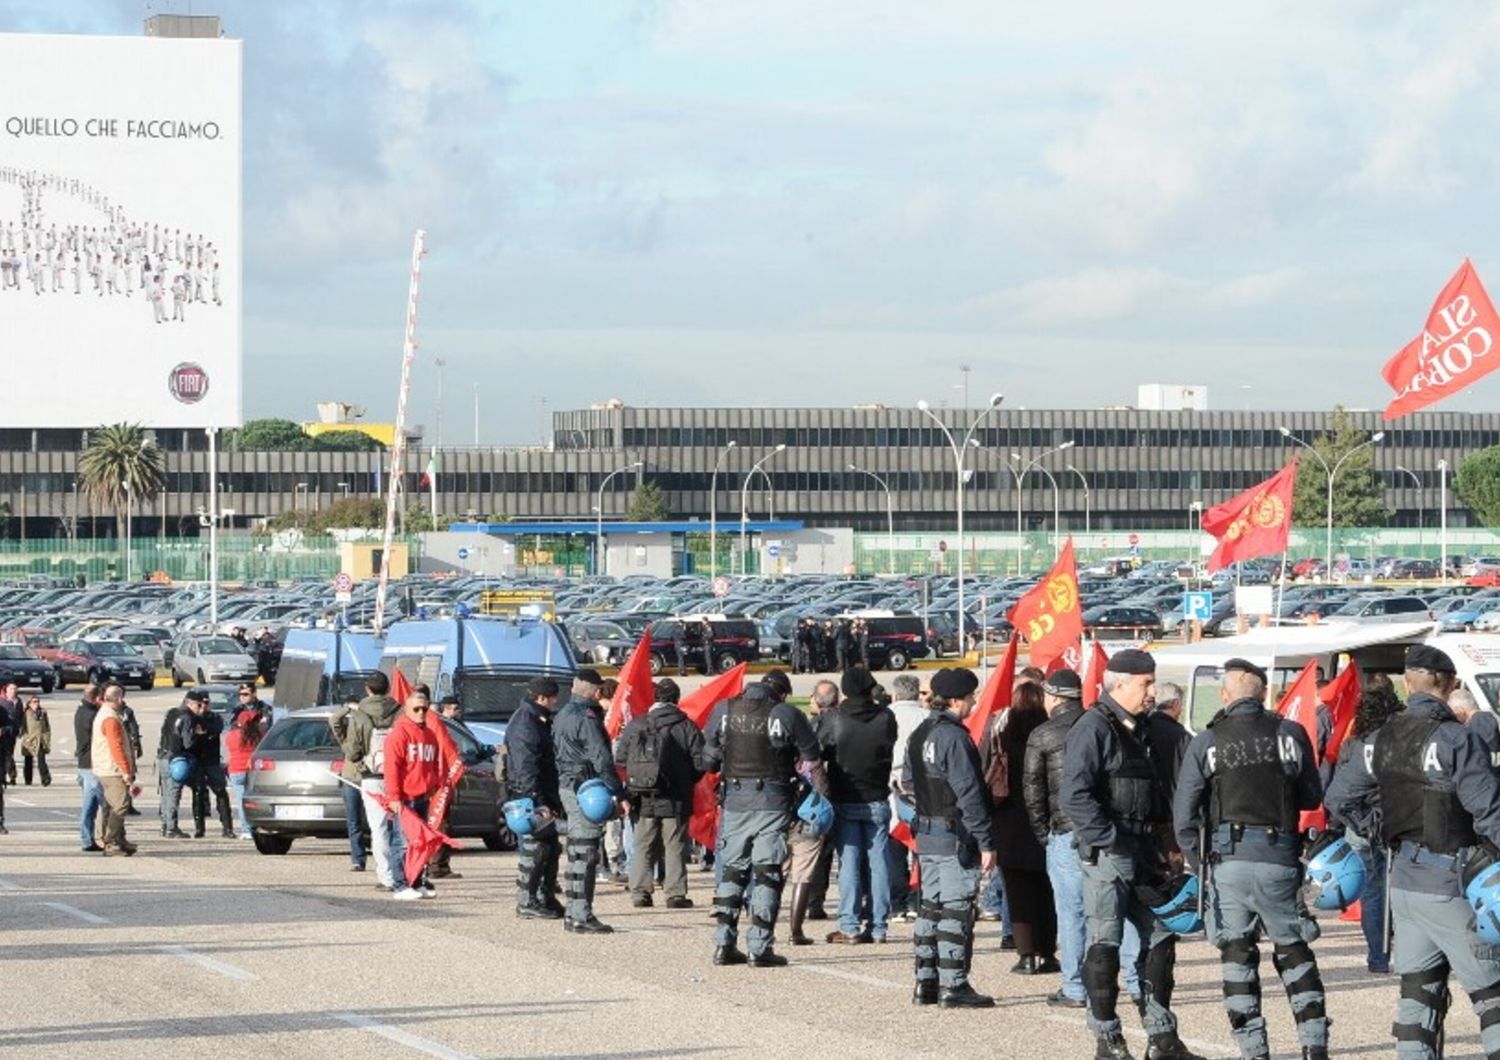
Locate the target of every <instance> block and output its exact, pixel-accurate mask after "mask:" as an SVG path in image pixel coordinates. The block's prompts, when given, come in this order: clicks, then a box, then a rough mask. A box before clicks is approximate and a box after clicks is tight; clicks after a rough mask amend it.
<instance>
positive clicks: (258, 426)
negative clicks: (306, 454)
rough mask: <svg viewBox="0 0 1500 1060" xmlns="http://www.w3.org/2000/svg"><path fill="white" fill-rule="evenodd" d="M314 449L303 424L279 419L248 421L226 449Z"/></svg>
mask: <svg viewBox="0 0 1500 1060" xmlns="http://www.w3.org/2000/svg"><path fill="white" fill-rule="evenodd" d="M334 433H339V434H342V433H344V432H342V431H339V432H334ZM313 447H314V443H313V439H312V438H311V437H309V435H308V433H307V432H306V431H304V430H303V429H302V424H300V423H296V422H294V421H292V420H279V419H265V420H248V421H247V422H246V423H245V425H244V426H243V427H241V428H240V429H239V430H237V431H234V432H232V433H231V434H230V436H229V438H228V439H226V441H225V448H228V449H234V450H238V451H240V452H289V451H290V452H301V451H303V450H307V449H312V448H313Z"/></svg>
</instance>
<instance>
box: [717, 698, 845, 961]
mask: <svg viewBox="0 0 1500 1060" xmlns="http://www.w3.org/2000/svg"><path fill="white" fill-rule="evenodd" d="M791 692H792V682H791V680H790V679H789V678H788V677H787V676H786V674H784V673H782V672H781V671H780V670H772V671H771V672H770V673H768V674H766V676H765V677H764V678H762V679H761V681H760V683H758V684H753V685H750V686H749V687H748V688H746V689H745V691H744V693H743V694H742V695H740V696H737V697H736V698H734V699H731V700H729V701H728V702H727V703H720V704H719V705H718V706H717V707H715V708H714V710H713V713H712V714H711V715H710V716H709V719H708V724H707V726H705V728H704V733H705V736H706V740H705V742H704V746H703V760H702V761H701V762H700V763H699V768H700V769H702V770H703V771H704V772H705V773H713V772H717V773H719V774H720V775H721V783H722V787H721V788H720V798H721V800H722V803H723V807H724V815H723V819H722V821H721V823H720V825H719V848H718V857H719V859H720V860H721V863H722V865H723V876H722V878H721V879H720V880H719V884H718V886H717V887H716V888H715V889H714V916H715V919H717V921H718V927H717V928H716V929H715V930H714V957H713V961H714V964H717V965H731V964H745V963H747V961H748V963H749V964H750V966H751V967H754V968H780V967H782V966H783V965H785V964H786V958H785V957H783V956H781V955H780V954H778V953H776V951H775V950H774V949H772V943H773V941H774V937H773V934H772V932H773V931H774V929H775V927H776V914H777V912H778V911H779V910H780V907H781V889H782V885H783V883H784V882H785V877H784V876H783V874H782V866H783V864H784V863H785V861H786V858H787V831H788V829H789V828H791V824H792V814H793V812H794V810H795V800H796V797H797V791H798V787H797V783H796V781H797V776H798V774H799V773H800V774H801V775H802V776H803V777H804V778H805V779H806V780H807V781H808V782H809V783H810V784H812V786H813V787H814V788H816V789H817V790H818V791H819V792H820V793H821V794H823V795H824V796H825V797H826V796H827V794H828V779H827V777H826V776H825V775H824V773H823V764H822V748H821V747H819V746H818V738H817V736H816V735H815V734H814V733H813V728H812V725H811V724H810V723H809V722H808V720H807V715H805V714H803V713H802V711H800V710H798V709H797V708H796V707H794V706H791V705H790V704H788V703H787V702H786V697H787V696H789V695H791ZM747 891H748V893H749V902H748V903H747V902H746V900H745V896H746V892H747ZM746 904H748V905H749V907H750V930H749V931H748V932H747V933H746V944H747V945H746V948H747V949H748V950H749V956H748V957H747V956H746V955H745V954H744V953H742V952H741V951H740V950H739V948H738V946H737V945H736V943H737V942H738V939H739V922H740V912H741V910H742V909H743V908H744V907H745V905H746Z"/></svg>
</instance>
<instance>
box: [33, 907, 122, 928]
mask: <svg viewBox="0 0 1500 1060" xmlns="http://www.w3.org/2000/svg"><path fill="white" fill-rule="evenodd" d="M42 904H43V905H44V906H46V907H47V908H48V909H56V910H57V911H58V912H59V913H66V914H68V916H71V917H77V918H78V919H79V920H82V921H83V922H84V923H85V924H108V923H109V921H108V920H107V919H106V918H105V917H102V916H100V915H99V914H98V913H90V912H89V911H88V910H87V909H79V908H78V907H77V906H76V905H69V904H68V903H67V902H43V903H42Z"/></svg>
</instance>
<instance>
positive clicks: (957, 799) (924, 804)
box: [901, 670, 998, 1008]
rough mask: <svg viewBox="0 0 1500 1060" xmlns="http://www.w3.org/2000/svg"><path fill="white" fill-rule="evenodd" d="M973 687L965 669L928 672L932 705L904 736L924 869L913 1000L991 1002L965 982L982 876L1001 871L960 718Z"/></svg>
mask: <svg viewBox="0 0 1500 1060" xmlns="http://www.w3.org/2000/svg"><path fill="white" fill-rule="evenodd" d="M978 687H979V679H978V678H977V677H975V676H974V674H973V672H972V671H970V670H939V671H938V672H937V673H935V674H933V675H932V685H931V688H932V696H931V699H930V700H929V702H928V707H929V710H930V711H931V713H930V714H929V715H928V717H927V718H926V720H924V721H923V722H922V723H921V724H920V725H918V726H917V727H916V729H915V730H914V731H913V732H912V734H911V738H910V739H909V740H908V741H907V744H906V760H905V762H904V763H903V765H902V768H901V780H902V786H903V787H904V788H905V789H906V790H908V791H910V792H911V793H912V794H913V796H914V797H915V800H916V810H917V819H916V822H915V824H914V825H913V827H912V831H913V833H914V835H915V837H916V841H917V864H918V865H919V866H920V867H921V877H922V905H921V908H920V911H919V912H918V914H917V924H916V928H915V930H914V931H913V934H912V946H913V949H914V950H915V954H916V979H917V982H916V987H915V989H914V990H913V991H912V996H911V1000H912V1004H914V1005H934V1004H935V1005H939V1006H941V1007H943V1008H990V1007H992V1006H993V1005H994V1004H995V999H994V998H992V997H988V996H986V995H984V994H981V993H979V992H978V991H976V990H975V989H974V988H973V987H972V986H971V985H969V962H970V959H971V957H972V954H973V941H974V901H975V898H976V897H977V896H978V892H979V880H980V877H981V875H983V874H984V873H986V872H996V871H998V863H997V861H996V859H995V850H994V846H993V842H992V840H991V837H990V806H989V801H988V799H987V798H986V791H985V786H984V771H983V770H982V769H981V768H980V765H979V749H978V748H977V747H975V746H974V741H973V740H972V739H971V738H970V737H969V733H968V730H967V729H965V728H964V726H963V719H964V718H965V717H966V716H967V715H968V713H969V712H970V711H971V710H973V709H974V692H975V690H976V689H977V688H978Z"/></svg>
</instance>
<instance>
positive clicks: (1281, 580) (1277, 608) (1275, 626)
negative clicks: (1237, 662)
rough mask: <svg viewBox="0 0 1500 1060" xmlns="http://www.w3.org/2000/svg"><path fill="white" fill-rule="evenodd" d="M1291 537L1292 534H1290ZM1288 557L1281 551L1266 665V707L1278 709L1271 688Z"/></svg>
mask: <svg viewBox="0 0 1500 1060" xmlns="http://www.w3.org/2000/svg"><path fill="white" fill-rule="evenodd" d="M1288 537H1290V535H1288ZM1286 557H1287V552H1286V550H1285V549H1283V550H1282V553H1281V566H1280V567H1279V568H1277V569H1278V575H1279V576H1278V577H1277V579H1276V600H1275V602H1274V603H1272V604H1271V664H1270V665H1269V666H1267V667H1266V709H1268V710H1274V709H1276V699H1275V693H1273V692H1272V690H1271V684H1272V682H1273V681H1275V680H1276V641H1277V638H1279V637H1280V636H1281V605H1282V602H1283V601H1284V600H1285V599H1286Z"/></svg>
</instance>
